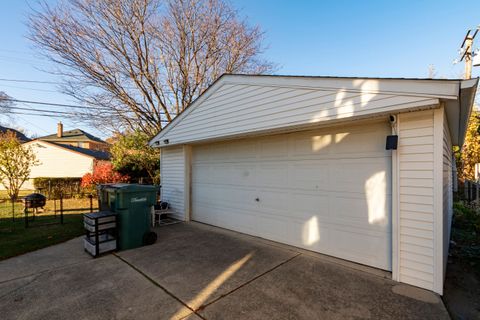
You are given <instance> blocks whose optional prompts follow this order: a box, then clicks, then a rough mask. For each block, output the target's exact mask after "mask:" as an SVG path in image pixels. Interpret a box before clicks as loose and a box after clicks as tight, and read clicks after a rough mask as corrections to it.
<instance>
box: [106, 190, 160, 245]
mask: <svg viewBox="0 0 480 320" xmlns="http://www.w3.org/2000/svg"><path fill="white" fill-rule="evenodd" d="M98 195H99V197H98V198H99V207H100V208H102V210H106V209H108V210H110V211H113V212H116V213H117V217H118V249H120V250H125V249H132V248H137V247H140V246H142V245H145V244H152V243H154V242H155V241H156V234H155V233H154V232H150V221H151V220H150V219H151V210H152V206H153V205H154V204H155V203H156V197H157V187H155V186H151V185H139V184H127V183H117V184H106V185H99V186H98Z"/></svg>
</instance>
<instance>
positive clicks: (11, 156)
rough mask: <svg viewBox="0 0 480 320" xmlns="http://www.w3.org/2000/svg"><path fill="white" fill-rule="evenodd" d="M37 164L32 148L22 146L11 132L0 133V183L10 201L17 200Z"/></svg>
mask: <svg viewBox="0 0 480 320" xmlns="http://www.w3.org/2000/svg"><path fill="white" fill-rule="evenodd" d="M38 164H39V163H38V161H37V159H36V156H35V154H34V152H33V150H32V148H30V147H26V146H24V145H22V143H21V142H20V141H19V140H18V139H17V136H16V134H15V133H14V132H13V131H6V132H4V133H0V183H1V184H2V185H3V186H4V187H5V189H7V194H8V196H9V198H10V199H11V200H12V201H16V200H17V199H18V193H19V191H20V188H21V187H22V185H23V183H24V182H25V181H26V180H27V179H28V178H29V176H30V171H31V168H32V166H35V165H38Z"/></svg>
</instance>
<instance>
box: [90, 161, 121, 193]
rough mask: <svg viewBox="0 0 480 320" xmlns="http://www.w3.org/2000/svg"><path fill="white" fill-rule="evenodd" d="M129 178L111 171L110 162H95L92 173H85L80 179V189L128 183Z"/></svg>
mask: <svg viewBox="0 0 480 320" xmlns="http://www.w3.org/2000/svg"><path fill="white" fill-rule="evenodd" d="M129 180H130V177H129V176H127V175H123V174H121V173H119V172H117V171H115V170H114V169H113V165H112V163H111V162H97V163H96V164H95V166H94V167H93V173H87V174H85V175H84V176H83V177H82V183H81V186H82V188H93V187H95V186H96V185H97V184H102V183H118V182H128V181H129Z"/></svg>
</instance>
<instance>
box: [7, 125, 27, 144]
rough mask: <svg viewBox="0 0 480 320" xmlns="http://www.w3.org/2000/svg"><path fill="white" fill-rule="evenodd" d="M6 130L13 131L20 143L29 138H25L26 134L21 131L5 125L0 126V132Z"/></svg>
mask: <svg viewBox="0 0 480 320" xmlns="http://www.w3.org/2000/svg"><path fill="white" fill-rule="evenodd" d="M7 131H12V132H13V133H15V136H16V137H17V139H18V140H19V141H20V142H22V143H23V142H28V141H30V139H29V138H27V136H26V135H24V134H23V133H21V132H20V131H18V130H15V129H12V128H7V127H3V126H0V133H5V132H7Z"/></svg>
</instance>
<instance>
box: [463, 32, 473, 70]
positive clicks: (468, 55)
mask: <svg viewBox="0 0 480 320" xmlns="http://www.w3.org/2000/svg"><path fill="white" fill-rule="evenodd" d="M464 43H465V54H464V57H465V75H464V78H465V79H471V78H472V53H473V48H472V47H473V37H472V36H467V37H466V38H465V42H464Z"/></svg>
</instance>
